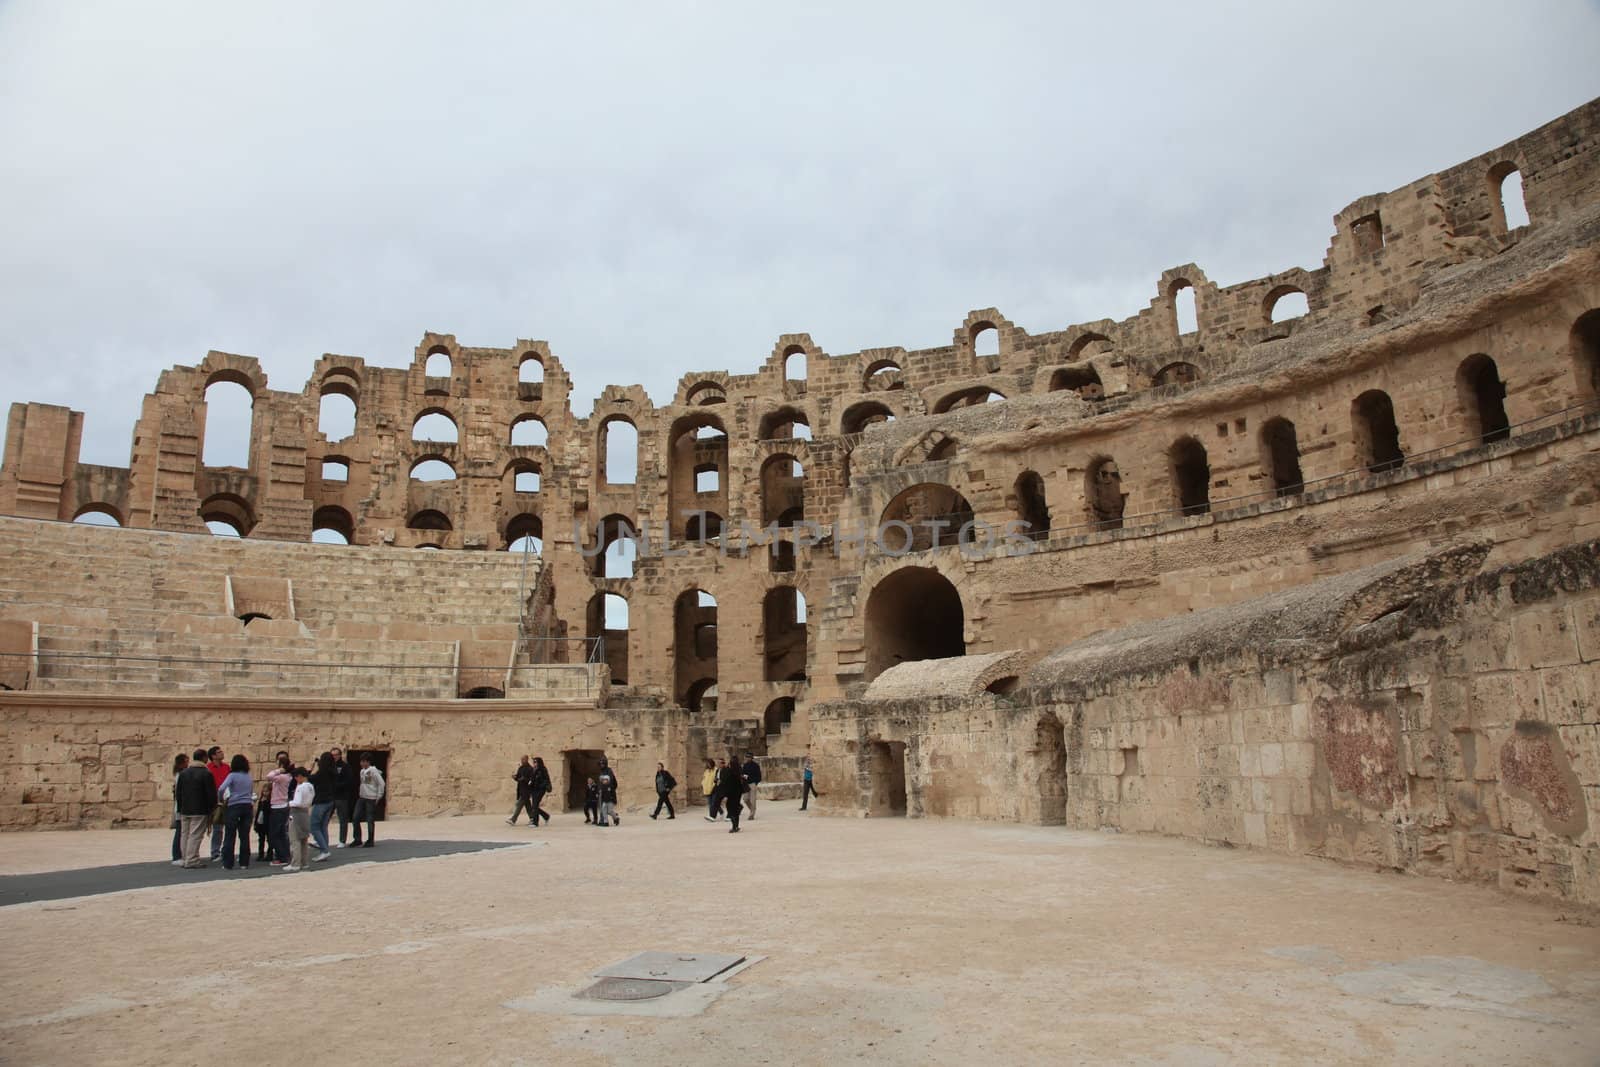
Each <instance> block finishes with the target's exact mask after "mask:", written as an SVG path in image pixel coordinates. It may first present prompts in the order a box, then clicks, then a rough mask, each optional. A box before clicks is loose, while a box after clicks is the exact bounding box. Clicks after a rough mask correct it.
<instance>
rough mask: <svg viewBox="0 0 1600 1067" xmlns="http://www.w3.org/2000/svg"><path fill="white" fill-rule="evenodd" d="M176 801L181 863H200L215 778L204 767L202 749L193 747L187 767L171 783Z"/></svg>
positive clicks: (214, 798) (213, 804)
mask: <svg viewBox="0 0 1600 1067" xmlns="http://www.w3.org/2000/svg"><path fill="white" fill-rule="evenodd" d="M172 788H173V792H174V793H175V794H176V798H177V801H178V819H179V826H180V828H181V829H182V831H183V865H184V866H185V867H204V866H205V865H206V860H205V859H202V858H201V856H200V845H201V844H202V842H204V840H205V836H206V824H207V823H209V822H210V820H211V809H212V808H214V807H216V806H217V780H216V779H215V778H213V777H212V776H211V772H210V771H209V770H208V769H207V768H206V750H205V749H203V748H197V749H195V751H194V756H193V758H192V759H191V762H190V763H189V766H188V768H187V769H185V770H184V771H182V772H181V773H180V774H179V775H178V780H177V782H176V783H175V784H174V785H173V787H172Z"/></svg>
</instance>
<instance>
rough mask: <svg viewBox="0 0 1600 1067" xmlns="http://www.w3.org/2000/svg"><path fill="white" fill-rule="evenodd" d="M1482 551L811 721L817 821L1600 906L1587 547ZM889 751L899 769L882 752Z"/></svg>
mask: <svg viewBox="0 0 1600 1067" xmlns="http://www.w3.org/2000/svg"><path fill="white" fill-rule="evenodd" d="M1485 551H1486V546H1478V547H1475V548H1473V549H1472V550H1470V551H1467V552H1465V553H1458V554H1456V555H1455V556H1454V557H1450V558H1449V559H1447V560H1446V563H1448V564H1449V565H1446V563H1441V562H1440V559H1441V558H1444V557H1436V558H1435V559H1434V560H1429V561H1425V562H1421V563H1416V564H1408V565H1406V566H1396V565H1393V564H1391V565H1387V567H1388V569H1383V568H1374V569H1369V570H1367V571H1363V572H1357V573H1356V574H1354V575H1350V576H1346V577H1345V578H1344V579H1339V580H1334V581H1333V582H1324V583H1319V584H1317V585H1312V586H1308V587H1305V588H1303V589H1301V590H1298V591H1294V592H1291V593H1289V594H1284V595H1282V596H1280V597H1278V598H1267V599H1266V600H1264V601H1258V602H1253V603H1250V604H1245V605H1240V606H1238V607H1237V608H1234V609H1218V610H1217V611H1214V612H1208V613H1202V614H1200V615H1196V616H1193V617H1191V618H1190V619H1188V620H1186V621H1185V625H1181V626H1180V625H1177V623H1176V621H1173V622H1167V623H1154V624H1146V625H1144V626H1141V627H1134V628H1130V629H1128V630H1124V631H1116V632H1113V633H1110V634H1105V635H1101V636H1100V637H1097V638H1092V639H1090V640H1088V641H1086V642H1083V643H1082V644H1081V645H1078V646H1068V647H1067V648H1065V649H1063V650H1061V652H1059V653H1056V654H1054V655H1053V656H1052V657H1050V658H1047V659H1046V660H1043V661H1041V663H1040V664H1039V666H1038V667H1037V668H1035V670H1034V671H1033V672H1032V673H1031V674H1029V675H1025V676H1024V677H1023V679H1022V688H1020V689H1019V690H1017V691H1015V692H1014V693H1013V694H1012V696H1011V697H1009V698H1005V697H995V696H987V695H983V696H979V697H976V698H968V699H965V700H956V699H949V700H944V701H932V702H927V701H920V702H895V701H888V702H873V703H868V702H859V703H840V704H833V705H825V706H823V707H821V708H819V709H814V711H813V717H812V723H811V728H812V732H813V743H814V745H815V746H816V749H817V751H818V752H819V753H820V756H821V758H820V759H819V770H818V780H819V788H821V789H822V790H823V792H824V794H826V795H825V796H824V798H823V804H824V807H825V809H827V810H832V811H838V812H843V813H854V814H869V813H879V814H883V813H885V812H886V811H887V810H888V808H889V805H888V804H887V803H886V801H885V799H884V791H885V789H886V788H888V777H887V774H886V771H885V767H884V755H885V752H886V751H889V750H888V749H886V746H887V745H890V744H894V745H900V746H903V753H904V774H905V780H906V801H905V806H906V807H907V808H908V810H909V812H910V814H913V815H945V816H961V817H968V818H989V819H999V820H1008V821H1009V820H1017V821H1025V822H1042V823H1059V822H1065V823H1066V824H1067V825H1070V826H1076V827H1081V828H1087V829H1093V828H1115V829H1122V830H1138V831H1151V832H1158V833H1167V834H1177V835H1181V836H1186V837H1195V838H1200V839H1204V840H1209V841H1216V842H1226V843H1229V844H1234V845H1249V846H1252V847H1259V848H1267V849H1272V850H1274V851H1280V852H1288V853H1298V854H1305V855H1314V856H1322V857H1327V858H1330V859H1336V860H1342V861H1346V862H1353V863H1361V864H1369V865H1376V866H1379V867H1386V868H1394V869H1398V870H1404V871H1408V872H1412V873H1418V874H1434V875H1440V876H1444V877H1450V878H1461V879H1470V880H1474V881H1483V882H1491V883H1496V884H1498V885H1500V886H1502V887H1504V888H1506V889H1509V890H1513V891H1517V892H1526V893H1530V894H1535V895H1540V896H1548V897H1555V898H1559V899H1563V900H1572V901H1578V902H1583V903H1586V904H1600V542H1594V541H1590V542H1586V543H1584V544H1581V545H1577V546H1573V547H1569V548H1566V549H1563V550H1561V551H1559V552H1555V553H1552V554H1550V555H1547V556H1543V557H1540V558H1538V559H1534V560H1529V561H1525V562H1522V563H1519V564H1515V565H1512V566H1509V567H1505V568H1500V569H1493V570H1488V571H1485V572H1483V573H1480V574H1477V575H1475V576H1471V577H1464V578H1455V577H1453V576H1454V575H1455V574H1459V573H1461V572H1462V571H1463V570H1466V571H1470V570H1471V568H1472V567H1473V566H1476V565H1477V564H1476V563H1475V562H1474V561H1475V560H1481V559H1483V558H1484V554H1485ZM900 751H902V750H901V749H894V750H893V752H894V753H896V754H898V753H899V752H900Z"/></svg>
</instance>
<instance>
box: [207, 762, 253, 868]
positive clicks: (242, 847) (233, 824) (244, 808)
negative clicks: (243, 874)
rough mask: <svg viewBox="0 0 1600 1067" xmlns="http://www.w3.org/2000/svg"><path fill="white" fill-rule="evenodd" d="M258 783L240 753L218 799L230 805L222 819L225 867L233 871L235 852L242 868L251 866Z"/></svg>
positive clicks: (230, 768) (230, 769) (223, 863)
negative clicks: (251, 815) (252, 826)
mask: <svg viewBox="0 0 1600 1067" xmlns="http://www.w3.org/2000/svg"><path fill="white" fill-rule="evenodd" d="M255 795H256V784H255V782H254V781H252V780H251V778H250V761H249V760H247V759H245V757H244V754H243V753H240V754H239V755H236V756H234V757H233V762H232V763H231V764H230V765H229V769H228V777H226V778H224V779H223V780H222V788H221V789H219V790H217V796H218V799H220V800H221V801H223V802H224V803H226V804H227V805H228V806H227V808H226V809H225V810H226V811H227V815H226V816H225V817H224V818H223V820H222V825H223V837H222V865H223V866H224V867H226V868H227V869H228V870H230V871H231V870H233V857H234V851H235V849H237V850H238V855H239V869H240V870H244V869H246V868H248V867H249V866H250V813H251V809H252V808H253V807H254V801H255ZM235 839H237V844H235Z"/></svg>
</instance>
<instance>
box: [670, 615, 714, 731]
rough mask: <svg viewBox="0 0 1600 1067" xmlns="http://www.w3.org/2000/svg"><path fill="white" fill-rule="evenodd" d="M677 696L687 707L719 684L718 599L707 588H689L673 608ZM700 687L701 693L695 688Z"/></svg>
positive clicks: (674, 680)
mask: <svg viewBox="0 0 1600 1067" xmlns="http://www.w3.org/2000/svg"><path fill="white" fill-rule="evenodd" d="M672 643H673V695H674V696H675V697H677V699H678V700H679V702H681V703H682V704H683V706H684V707H686V708H688V709H690V710H691V711H696V710H699V705H698V701H699V699H700V697H701V695H702V694H704V693H705V691H706V690H707V689H711V688H714V687H715V686H716V684H717V601H716V598H715V597H713V596H712V595H711V594H710V593H708V592H706V591H705V590H704V589H688V590H685V591H684V592H683V593H680V594H679V595H678V599H677V600H676V601H675V602H674V603H673V607H672ZM695 686H698V687H699V690H698V692H691V687H695Z"/></svg>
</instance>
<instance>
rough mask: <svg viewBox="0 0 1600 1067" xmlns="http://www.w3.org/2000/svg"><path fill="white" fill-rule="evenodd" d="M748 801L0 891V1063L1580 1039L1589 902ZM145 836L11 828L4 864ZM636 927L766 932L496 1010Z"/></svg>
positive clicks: (543, 990)
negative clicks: (447, 844) (658, 978)
mask: <svg viewBox="0 0 1600 1067" xmlns="http://www.w3.org/2000/svg"><path fill="white" fill-rule="evenodd" d="M746 826H747V831H748V832H744V833H740V834H739V835H737V836H733V835H729V834H728V833H726V832H724V831H725V827H724V826H722V825H717V826H712V825H710V824H707V823H706V822H705V821H704V820H703V819H701V818H700V817H699V814H698V813H690V814H689V815H688V817H684V816H680V817H679V819H678V820H677V821H675V822H667V821H665V820H664V819H663V821H660V822H651V821H650V820H648V819H646V818H644V817H643V816H642V814H640V813H638V812H632V813H628V814H626V815H625V816H624V819H623V825H622V826H621V827H620V828H617V829H611V830H604V831H600V830H595V829H592V828H590V827H587V826H584V825H583V823H582V819H581V817H580V816H574V815H557V816H556V822H555V823H554V825H553V826H552V827H551V828H549V829H546V830H539V831H537V832H536V831H533V830H530V829H526V828H524V827H517V828H515V829H513V828H510V827H507V826H505V825H504V823H503V822H502V821H501V820H500V819H498V818H495V817H491V816H471V817H465V818H455V819H434V820H409V821H394V822H390V823H387V824H384V825H383V826H381V827H380V833H379V839H380V842H381V841H382V840H384V839H385V838H386V837H389V838H400V837H408V838H417V839H432V840H443V839H449V840H461V839H472V840H505V839H512V840H519V841H529V842H535V841H536V842H541V843H542V844H540V845H538V846H536V847H529V848H516V849H502V850H495V851H491V852H480V853H473V854H467V855H458V856H446V857H439V858H433V859H418V860H410V861H403V862H396V863H385V864H370V865H362V864H357V863H355V862H353V859H352V854H349V853H343V852H341V853H336V857H337V858H336V861H335V862H334V863H331V864H329V865H327V866H326V867H323V868H320V869H317V870H314V871H312V872H309V873H305V874H294V875H283V874H280V875H277V876H274V877H270V878H262V879H254V880H251V881H234V882H229V881H217V882H208V883H204V884H198V883H197V884H194V885H183V886H179V887H176V888H156V889H142V890H135V891H131V892H125V893H118V894H110V895H104V896H98V897H80V898H75V899H70V900H57V901H49V902H43V903H33V904H22V905H17V906H14V907H9V908H0V945H3V946H4V953H3V955H0V1004H3V1006H0V1060H3V1061H4V1062H6V1063H18V1064H33V1063H40V1064H46V1063H51V1064H53V1063H68V1062H76V1063H174V1062H200V1061H202V1060H208V1061H217V1060H232V1059H235V1058H237V1057H240V1056H242V1057H245V1058H246V1059H247V1060H249V1061H256V1060H259V1059H260V1058H261V1056H262V1055H265V1054H266V1053H267V1051H268V1049H269V1048H271V1047H276V1048H281V1049H282V1051H283V1052H284V1054H287V1055H291V1056H295V1057H297V1058H298V1056H299V1055H302V1054H304V1055H309V1056H313V1057H316V1058H321V1057H324V1056H326V1057H332V1058H333V1059H336V1060H337V1061H338V1062H340V1063H385V1064H406V1063H429V1064H455V1063H463V1064H466V1063H472V1064H478V1063H529V1064H533V1063H549V1062H559V1063H562V1064H573V1065H575V1064H602V1063H618V1062H629V1063H635V1064H680V1063H711V1062H719V1061H720V1062H739V1063H836V1062H839V1061H844V1060H854V1059H860V1060H866V1061H871V1062H886V1063H968V1062H973V1061H978V1060H981V1059H996V1058H999V1057H1004V1061H1005V1062H1007V1063H1018V1064H1029V1063H1031V1064H1039V1063H1059V1062H1069V1061H1075V1060H1087V1059H1095V1060H1114V1061H1120V1062H1134V1063H1183V1064H1195V1063H1199V1064H1205V1063H1222V1062H1229V1061H1241V1060H1244V1061H1251V1062H1258V1063H1273V1062H1291V1061H1302V1060H1313V1059H1314V1060H1317V1061H1321V1062H1331V1063H1341V1062H1391V1061H1395V1060H1397V1059H1398V1060H1401V1061H1410V1062H1415V1063H1461V1062H1470V1063H1539V1064H1551V1063H1596V1062H1600V925H1596V922H1597V917H1596V916H1595V915H1594V913H1592V912H1583V911H1578V910H1575V909H1570V908H1568V909H1562V908H1560V907H1554V906H1545V905H1541V904H1536V903H1531V902H1528V901H1526V900H1519V899H1514V898H1512V897H1509V896H1506V895H1503V894H1501V893H1498V892H1496V891H1493V890H1489V889H1484V888H1478V887H1471V886H1462V885H1454V884H1450V883H1447V882H1442V881H1436V880H1431V879H1422V878H1412V877H1402V876H1398V875H1393V874H1384V873H1375V872H1372V871H1366V870H1356V869H1350V868H1345V867H1340V866H1336V865H1334V864H1331V863H1325V862H1320V861H1315V860H1308V859H1297V858H1286V857H1278V856H1269V855H1265V854H1260V853H1254V852H1250V851H1246V850H1223V849H1216V848H1210V847H1206V846H1203V845H1198V844H1194V843H1189V842H1183V841H1174V840H1168V839H1163V838H1155V837H1140V836H1132V835H1115V834H1102V833H1093V832H1083V831H1070V830H1062V829H1040V828H1023V827H1015V826H1000V825H992V824H979V823H963V822H951V821H942V820H905V819H883V820H849V819H834V818H826V817H819V816H816V815H805V814H801V813H800V812H798V811H797V810H796V805H795V804H793V803H787V804H783V803H778V804H767V805H764V806H763V811H762V816H761V818H760V819H759V820H758V821H757V822H755V823H754V824H746ZM169 840H170V833H168V832H165V831H158V830H157V831H152V830H136V831H129V830H124V831H86V832H80V833H30V834H9V835H6V836H5V837H4V838H3V839H0V874H16V873H23V872H37V871H46V870H55V869H64V868H73V867H84V866H96V865H104V864H112V863H127V862H135V861H139V860H142V859H146V858H148V859H149V860H150V862H152V863H165V862H166V857H167V850H168V844H169ZM380 847H381V844H380ZM649 949H662V950H671V951H679V952H682V951H690V950H704V951H716V952H734V953H740V954H755V955H761V956H764V957H766V959H764V960H763V961H762V962H760V963H757V964H756V965H754V966H753V967H751V968H750V969H748V970H746V971H744V972H743V973H742V974H739V975H738V976H736V977H734V978H732V979H731V980H730V982H729V983H728V986H727V990H726V992H725V993H724V995H722V996H721V997H720V999H716V1000H715V1001H714V1002H713V1003H711V1004H710V1005H709V1007H707V1008H706V1009H705V1010H704V1012H703V1014H699V1015H694V1016H690V1017H684V1018H650V1017H628V1016H609V1017H597V1016H593V1015H579V1014H565V1013H563V1012H559V1011H558V1012H554V1013H551V1012H549V1011H532V1010H527V1008H526V1007H525V1005H526V1004H527V1003H528V1002H529V998H535V999H537V998H538V996H540V995H542V996H543V998H544V1000H545V1001H546V1002H550V1001H551V1000H554V1001H555V1002H557V1003H561V1004H564V1003H566V1000H565V991H567V990H576V989H578V988H580V987H582V986H584V985H586V984H588V981H589V978H588V975H589V974H590V972H591V971H592V970H594V969H595V968H596V967H599V966H602V965H605V964H608V963H611V962H613V961H616V960H620V959H622V958H624V957H626V956H630V955H632V954H633V953H635V952H640V951H645V950H649ZM519 1005H521V1006H519ZM318 1050H321V1051H320V1052H319V1051H318ZM274 1058H275V1055H274Z"/></svg>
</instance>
